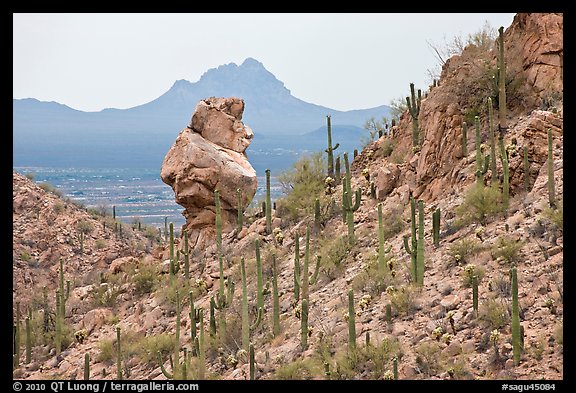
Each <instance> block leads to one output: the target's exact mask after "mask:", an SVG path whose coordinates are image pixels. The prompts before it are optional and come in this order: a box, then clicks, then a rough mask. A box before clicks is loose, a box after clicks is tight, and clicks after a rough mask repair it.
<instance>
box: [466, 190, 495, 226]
mask: <svg viewBox="0 0 576 393" xmlns="http://www.w3.org/2000/svg"><path fill="white" fill-rule="evenodd" d="M503 211H504V205H503V204H502V201H501V194H500V191H499V190H498V188H497V187H495V186H493V187H485V186H484V185H483V184H479V183H474V184H473V185H472V186H471V187H470V188H469V189H468V191H467V192H466V196H465V197H464V202H463V203H462V204H461V205H460V206H458V207H457V208H456V215H457V218H458V219H457V221H458V223H457V225H459V226H464V225H468V224H471V223H474V222H477V223H479V224H481V225H486V224H487V223H488V219H489V218H491V217H493V216H495V215H497V214H498V213H501V212H503Z"/></svg>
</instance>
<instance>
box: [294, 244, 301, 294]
mask: <svg viewBox="0 0 576 393" xmlns="http://www.w3.org/2000/svg"><path fill="white" fill-rule="evenodd" d="M294 300H295V301H296V303H298V300H300V234H298V233H296V234H295V235H294Z"/></svg>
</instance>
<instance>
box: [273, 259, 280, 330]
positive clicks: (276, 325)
mask: <svg viewBox="0 0 576 393" xmlns="http://www.w3.org/2000/svg"><path fill="white" fill-rule="evenodd" d="M272 309H273V311H272V334H273V335H274V336H275V337H276V336H278V334H279V333H280V298H279V296H278V271H277V269H276V254H272Z"/></svg>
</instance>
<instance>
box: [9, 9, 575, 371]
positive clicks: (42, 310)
mask: <svg viewBox="0 0 576 393" xmlns="http://www.w3.org/2000/svg"><path fill="white" fill-rule="evenodd" d="M562 26H563V22H562V15H556V14H518V15H517V16H516V17H515V19H514V21H513V23H512V25H511V26H509V27H508V28H507V29H506V31H505V33H504V40H505V51H506V53H507V56H508V57H509V58H510V59H511V60H510V61H509V62H508V64H507V68H508V75H507V94H508V99H507V108H508V116H507V119H506V120H507V129H506V131H505V133H504V135H503V145H504V146H505V150H506V151H507V157H508V166H509V204H508V207H507V208H506V209H504V208H503V207H502V195H503V187H504V170H503V169H504V168H503V165H502V162H501V160H500V159H498V160H496V170H495V171H494V174H493V173H492V169H491V168H490V166H487V167H486V170H482V171H481V172H484V173H483V174H482V175H481V177H480V179H477V178H476V171H477V162H476V141H475V130H474V126H473V124H474V117H475V116H478V117H479V120H480V138H481V141H480V142H481V145H482V146H481V149H482V160H481V161H482V163H483V162H484V158H483V157H484V156H485V155H486V154H489V152H490V138H489V137H490V132H489V124H488V110H487V106H486V98H488V97H491V98H492V97H497V95H498V94H497V91H496V93H495V94H494V88H493V85H491V78H492V75H493V74H492V72H493V70H494V69H495V64H496V56H497V50H496V49H494V48H492V47H491V46H490V47H488V48H481V47H475V46H469V47H467V48H466V49H465V50H464V51H463V53H462V54H461V55H459V56H454V57H452V58H451V59H450V60H449V61H448V62H447V63H446V64H445V66H444V68H443V71H442V76H441V78H440V80H439V83H438V85H437V86H435V87H432V88H431V89H430V90H429V91H428V92H424V94H423V97H422V102H421V107H420V113H419V116H418V119H419V124H420V135H421V136H422V143H421V144H420V146H418V147H417V148H413V143H412V121H413V120H412V119H411V117H410V115H409V113H408V112H406V113H404V114H403V116H402V118H401V121H400V122H399V124H398V125H396V126H395V127H394V128H393V129H392V132H391V134H390V136H383V137H381V138H380V139H379V140H377V141H375V142H374V143H372V144H371V145H369V146H367V147H366V148H365V150H364V151H362V152H361V153H360V154H359V155H358V156H357V157H356V158H355V159H354V160H353V161H352V163H351V187H352V189H353V190H354V189H356V188H359V189H360V190H361V194H360V197H361V201H360V204H359V206H358V209H357V210H356V211H354V212H353V221H352V223H353V225H352V227H353V233H354V241H352V242H350V238H349V233H350V232H349V231H350V230H351V229H352V228H351V227H349V226H348V224H347V223H345V222H343V216H342V208H341V206H342V185H335V186H334V191H335V192H334V193H332V194H329V195H322V196H321V199H322V201H323V204H322V207H321V217H320V221H321V223H320V225H319V226H318V225H315V220H314V216H313V215H307V216H304V217H303V218H302V217H299V218H296V219H295V218H293V217H289V216H288V215H287V214H285V213H284V212H282V209H280V207H279V208H278V210H276V211H273V212H272V213H273V215H274V217H273V219H272V228H274V229H273V231H272V233H267V231H266V220H265V218H264V217H261V215H260V214H256V215H253V216H251V215H248V214H247V215H246V217H245V222H244V227H243V229H242V230H241V231H238V230H234V231H231V232H227V233H224V234H223V239H222V248H223V250H222V254H223V256H224V257H223V263H222V270H223V277H222V279H224V278H226V280H225V282H226V286H225V288H224V294H227V293H230V295H231V296H229V298H228V302H227V303H228V304H227V305H226V306H225V307H220V309H216V310H213V311H212V312H210V310H211V305H210V303H211V298H214V300H215V302H214V303H216V305H217V306H218V305H221V300H222V298H221V297H219V296H218V292H219V287H220V278H221V277H220V276H221V275H220V266H219V260H218V258H217V247H216V244H215V243H216V242H214V244H212V245H209V246H208V247H203V248H202V249H199V248H197V249H192V250H190V253H189V259H190V264H189V277H188V278H186V276H185V265H184V262H183V261H184V259H185V257H184V256H183V251H184V244H185V242H184V240H183V239H181V238H178V237H177V238H176V239H175V249H176V250H178V251H181V252H180V253H179V254H180V255H179V256H178V260H179V262H180V263H179V264H178V265H179V266H180V269H179V270H178V271H177V272H176V273H175V274H174V275H172V274H170V246H169V243H168V242H166V241H165V240H162V244H159V245H158V244H157V243H156V242H157V239H155V236H156V234H155V233H154V234H152V233H150V232H143V231H138V230H133V229H130V228H124V232H123V236H122V238H121V237H120V235H119V233H118V231H115V230H114V229H115V228H114V222H113V221H112V220H111V219H110V218H101V217H97V216H94V215H91V214H89V213H88V212H86V211H85V210H82V209H80V208H78V207H76V206H74V205H72V204H70V203H68V202H65V201H62V200H61V199H59V198H58V197H56V196H54V195H52V194H50V193H47V192H45V191H44V190H42V189H41V188H40V187H38V186H37V185H35V184H34V183H32V182H30V181H29V180H28V179H26V178H24V177H22V176H20V175H18V174H14V194H13V195H14V199H13V200H14V202H13V210H14V218H13V223H14V235H13V249H14V250H13V255H14V257H13V277H14V292H13V294H14V296H13V304H14V310H16V307H17V306H16V305H17V303H18V304H19V308H20V310H21V318H20V325H21V327H20V343H21V346H20V357H19V359H18V360H17V366H16V367H15V369H14V377H15V378H22V379H44V378H47V379H55V378H63V379H80V378H82V376H83V374H82V368H83V367H84V358H85V354H88V355H89V358H90V376H91V378H93V379H110V378H112V379H114V378H117V377H118V375H117V366H116V359H117V354H116V352H115V351H116V349H115V348H116V342H117V339H116V337H117V330H116V329H117V328H118V327H119V328H120V330H119V331H120V334H121V342H122V345H121V346H122V354H121V355H122V370H123V378H125V379H165V378H166V375H165V374H164V373H163V371H162V369H161V365H162V367H164V368H165V369H167V371H168V374H169V373H172V372H173V370H172V368H171V363H174V365H175V366H177V364H178V362H176V361H174V359H173V362H171V361H170V360H169V355H170V354H172V356H174V353H175V352H177V353H178V357H179V359H180V361H182V358H183V356H184V355H185V354H186V353H188V354H190V353H194V356H192V358H191V359H189V361H188V362H186V363H187V365H188V366H187V376H188V377H192V378H201V377H205V378H218V379H248V378H249V374H250V367H249V362H248V358H249V356H248V354H247V352H246V350H245V349H244V347H246V345H245V343H246V340H243V335H242V318H243V314H244V316H245V315H246V310H243V307H242V303H243V301H242V292H243V290H242V274H241V270H242V269H241V268H240V266H241V264H242V262H241V261H242V260H245V263H246V277H247V297H246V300H247V304H248V306H249V307H248V310H247V314H248V318H249V321H248V323H249V325H253V329H250V337H249V340H250V342H251V343H253V348H254V352H255V378H256V379H286V378H293V379H328V378H330V379H387V378H393V375H394V372H393V370H394V364H395V362H394V359H396V364H397V372H398V378H399V379H541V378H543V379H563V377H564V375H563V338H562V337H563V269H562V265H563V225H562V198H563V104H562V94H563V93H562V55H563V43H562ZM407 91H409V90H408V89H407ZM495 104H496V102H495ZM493 111H494V119H495V120H494V124H497V120H496V118H497V112H498V106H497V105H494V108H493ZM463 122H467V123H468V134H467V138H466V141H465V145H466V150H467V151H464V149H463V143H462V130H463ZM549 130H550V133H551V136H552V145H551V150H552V154H553V156H552V164H553V165H552V172H553V175H554V183H555V188H554V192H555V207H554V208H551V207H550V203H549V193H550V191H549V187H548V185H549V173H548V162H549V161H548V150H549V146H548V132H549ZM524 152H526V154H524ZM525 156H526V160H525V159H524V157H525ZM351 158H352V157H350V159H351ZM526 163H527V165H526ZM342 168H344V165H342ZM526 168H527V170H526ZM343 170H344V169H342V171H343ZM526 175H527V176H526ZM412 198H413V200H414V201H415V202H416V203H415V204H416V205H418V204H419V203H418V201H419V200H421V201H422V203H421V206H422V211H423V217H422V218H423V220H422V224H420V223H419V221H420V220H419V214H418V209H417V208H416V215H415V216H414V217H413V216H412V215H411V200H412ZM353 201H354V198H353ZM379 205H380V206H381V207H382V212H383V214H382V223H383V225H382V229H383V231H382V234H383V238H384V243H385V247H384V249H385V251H386V254H385V258H384V264H385V265H386V266H379V265H378V250H379V231H378V227H379V225H378V206H379ZM438 208H439V211H440V231H439V235H438V239H437V242H436V244H434V243H435V241H434V240H435V239H434V236H433V222H432V221H433V218H432V217H433V213H434V212H435V211H437V209H438ZM104 222H106V223H107V224H106V228H104ZM86 223H88V224H86ZM412 223H415V224H416V227H418V229H419V230H420V228H423V235H424V242H423V243H421V244H420V249H421V250H422V248H423V252H424V264H425V270H424V274H423V280H422V285H417V283H415V282H414V281H415V280H414V278H413V274H412V259H411V256H410V255H409V254H408V253H407V250H406V249H405V248H406V247H405V240H404V238H405V236H408V239H407V242H406V245H407V246H408V247H409V248H412V247H414V246H413V243H412V240H411V238H410V236H411V234H412V228H411V225H412ZM89 227H92V230H88V229H86V228H89ZM306 228H309V229H310V230H311V234H310V243H309V250H310V252H309V254H308V258H306V252H305V250H306V248H307V247H306V236H305V233H306ZM80 232H85V237H84V240H83V245H82V249H80V245H79V243H80V241H79V236H80V235H79V234H80ZM144 235H148V237H145V236H144ZM256 240H258V241H259V251H260V255H261V263H262V282H263V285H262V287H263V291H262V301H263V305H264V307H263V313H262V314H261V318H260V320H258V312H257V310H258V307H257V302H258V296H257V288H258V274H257V271H258V269H257V263H256V249H255V248H256ZM297 241H298V242H299V246H298V248H296V242H297ZM317 255H318V256H320V257H321V259H320V262H319V271H318V274H317V275H316V274H313V273H314V272H315V266H316V260H317V259H316V256H317ZM295 256H298V258H299V260H300V265H303V263H304V261H305V259H308V260H309V270H310V276H312V277H311V280H310V281H311V282H310V285H309V288H308V301H307V304H308V312H306V306H305V305H303V303H306V302H303V301H302V300H300V301H296V296H295V289H296V288H299V289H300V295H301V296H300V297H299V299H302V298H303V297H304V296H305V295H304V293H305V291H306V290H305V289H304V288H305V286H303V285H300V286H298V287H297V286H295V278H294V266H295V261H294V259H295ZM60 258H62V260H63V264H64V280H70V281H71V285H70V286H71V289H70V291H69V296H68V298H67V300H66V307H65V309H66V310H65V316H64V318H62V320H61V321H62V324H61V327H62V328H61V330H62V334H61V337H62V338H61V342H62V351H61V353H59V354H57V351H56V349H55V340H54V338H55V337H56V334H55V333H56V330H57V328H59V327H58V326H57V325H58V323H57V322H58V318H57V313H56V312H55V310H56V304H55V298H56V296H55V293H56V292H55V291H56V289H57V288H58V285H59V283H58V281H59V277H58V273H59V271H58V269H59V259H60ZM274 260H275V261H276V270H277V273H278V274H277V287H278V288H277V289H278V295H279V299H278V309H279V326H277V328H278V331H275V327H274V318H273V314H274V308H275V307H274V296H273V294H274V286H275V285H274V282H273V281H274V280H273V277H274V275H273V270H274V269H273V261H274ZM511 267H516V269H517V281H518V299H519V320H520V326H521V329H520V331H521V332H522V335H521V336H522V341H523V350H522V353H521V357H520V361H519V364H515V362H514V360H513V352H514V351H513V345H512V321H513V306H512V292H513V291H512V288H511V278H510V272H511ZM301 269H304V267H303V266H301ZM474 280H476V282H477V283H478V309H477V310H475V308H474V299H473V290H472V288H471V287H472V286H473V283H474ZM232 282H233V283H234V285H233V287H234V291H233V292H231V291H229V289H230V288H231V287H232V285H231V283H232ZM44 286H45V287H46V288H47V289H46V290H47V293H48V301H47V304H46V302H45V301H44V299H43V296H42V292H43V290H42V288H43V287H44ZM350 290H352V300H353V309H351V308H350V304H349V301H350V298H349V291H350ZM189 293H191V294H192V295H191V296H192V298H193V302H194V306H195V308H196V309H199V308H202V309H203V310H204V313H203V316H204V320H203V324H201V323H197V324H196V325H195V326H196V327H197V329H200V330H202V331H203V332H204V334H203V335H202V336H203V338H204V339H203V340H202V341H203V345H202V344H201V345H200V349H201V351H199V352H201V353H203V354H204V360H203V361H202V360H200V359H201V358H202V356H200V355H201V353H198V352H197V351H196V350H195V349H194V348H195V343H194V340H192V339H191V334H193V333H192V330H194V329H192V324H191V316H190V311H191V307H190V302H189V298H188V296H189ZM178 299H179V300H180V301H178ZM28 310H30V312H31V322H32V323H31V328H32V330H33V332H34V340H33V341H32V343H31V344H32V345H31V354H30V359H26V351H25V348H26V345H25V341H26V340H25V329H24V318H25V317H26V315H28V314H27V313H28ZM211 314H213V315H211ZM45 315H49V316H50V318H48V320H46V318H45ZM306 319H307V322H308V323H307V326H308V327H307V332H306V331H305V332H304V334H302V329H301V326H302V325H303V320H304V321H306ZM52 321H54V322H52ZM258 322H259V323H258ZM223 323H224V324H223ZM74 332H80V333H79V334H78V338H77V339H75V338H74ZM197 335H198V337H199V338H200V332H199V331H198V333H197ZM177 336H179V341H178V344H177V345H176V341H175V337H177ZM351 336H353V338H354V340H353V341H352V340H351ZM304 339H305V340H306V341H307V342H306V345H303V344H302V341H303V340H304ZM198 341H200V340H198ZM178 349H180V351H178ZM184 349H186V351H184ZM158 352H160V357H161V360H159V355H158ZM196 355H198V356H196ZM28 360H29V361H28ZM182 375H183V374H182V369H180V371H179V372H178V373H177V375H176V376H177V377H178V376H180V377H182Z"/></svg>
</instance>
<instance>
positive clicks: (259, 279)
mask: <svg viewBox="0 0 576 393" xmlns="http://www.w3.org/2000/svg"><path fill="white" fill-rule="evenodd" d="M254 245H255V248H256V286H257V289H256V300H257V301H256V307H257V309H262V310H264V279H263V276H262V260H261V259H260V240H259V239H256V240H255V241H254Z"/></svg>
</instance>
